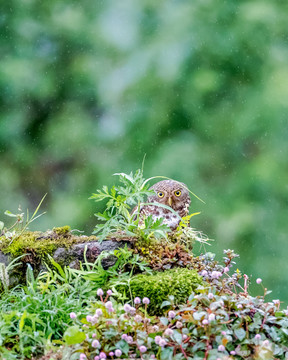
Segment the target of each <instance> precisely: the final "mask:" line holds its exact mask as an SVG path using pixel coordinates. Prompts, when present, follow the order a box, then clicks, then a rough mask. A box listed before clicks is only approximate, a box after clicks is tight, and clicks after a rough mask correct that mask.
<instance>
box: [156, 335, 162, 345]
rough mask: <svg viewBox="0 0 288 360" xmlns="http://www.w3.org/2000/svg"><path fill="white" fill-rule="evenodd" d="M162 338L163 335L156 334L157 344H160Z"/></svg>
mask: <svg viewBox="0 0 288 360" xmlns="http://www.w3.org/2000/svg"><path fill="white" fill-rule="evenodd" d="M161 340H162V337H161V336H159V335H157V336H155V340H154V341H155V344H157V345H159V342H160V341H161Z"/></svg>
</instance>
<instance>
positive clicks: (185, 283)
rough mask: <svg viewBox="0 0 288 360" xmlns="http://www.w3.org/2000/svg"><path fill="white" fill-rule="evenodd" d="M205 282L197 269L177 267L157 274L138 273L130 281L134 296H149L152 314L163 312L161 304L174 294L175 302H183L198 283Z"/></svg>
mask: <svg viewBox="0 0 288 360" xmlns="http://www.w3.org/2000/svg"><path fill="white" fill-rule="evenodd" d="M202 283H203V281H202V277H201V276H200V275H199V274H198V273H197V271H195V270H189V269H185V268H175V269H171V270H167V271H164V272H159V273H156V274H155V275H144V274H140V275H136V276H134V277H133V278H132V280H131V282H130V286H131V291H132V295H133V297H136V296H139V297H141V298H143V297H148V298H149V299H150V305H149V307H148V311H149V313H150V314H157V315H159V314H161V313H163V311H164V310H163V309H161V304H162V302H163V301H165V300H167V299H168V296H169V295H173V296H174V302H175V304H177V305H178V304H183V303H185V302H186V301H187V299H188V297H189V295H190V294H191V293H192V292H193V291H195V289H196V288H197V287H198V285H201V284H202Z"/></svg>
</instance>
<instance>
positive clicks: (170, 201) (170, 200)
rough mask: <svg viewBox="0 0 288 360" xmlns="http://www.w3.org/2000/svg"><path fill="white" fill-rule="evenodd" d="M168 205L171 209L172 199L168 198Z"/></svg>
mask: <svg viewBox="0 0 288 360" xmlns="http://www.w3.org/2000/svg"><path fill="white" fill-rule="evenodd" d="M168 204H169V206H170V207H171V205H172V198H171V197H169V198H168Z"/></svg>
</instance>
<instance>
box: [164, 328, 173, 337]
mask: <svg viewBox="0 0 288 360" xmlns="http://www.w3.org/2000/svg"><path fill="white" fill-rule="evenodd" d="M164 335H166V336H171V335H173V330H172V329H170V328H167V329H166V330H165V331H164Z"/></svg>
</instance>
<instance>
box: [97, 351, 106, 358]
mask: <svg viewBox="0 0 288 360" xmlns="http://www.w3.org/2000/svg"><path fill="white" fill-rule="evenodd" d="M106 358H107V356H106V354H105V353H104V352H103V351H101V352H100V354H99V359H106Z"/></svg>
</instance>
